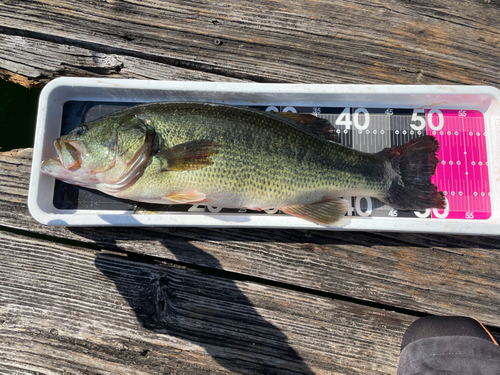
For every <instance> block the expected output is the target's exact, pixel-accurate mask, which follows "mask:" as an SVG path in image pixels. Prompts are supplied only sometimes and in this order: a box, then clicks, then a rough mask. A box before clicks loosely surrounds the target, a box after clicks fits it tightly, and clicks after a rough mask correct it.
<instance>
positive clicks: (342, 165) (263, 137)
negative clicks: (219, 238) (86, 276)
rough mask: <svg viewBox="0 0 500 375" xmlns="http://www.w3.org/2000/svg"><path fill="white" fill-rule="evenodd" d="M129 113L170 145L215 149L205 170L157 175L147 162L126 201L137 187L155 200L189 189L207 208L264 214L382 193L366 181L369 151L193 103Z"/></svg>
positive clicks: (243, 112) (250, 114)
mask: <svg viewBox="0 0 500 375" xmlns="http://www.w3.org/2000/svg"><path fill="white" fill-rule="evenodd" d="M134 112H137V115H138V116H139V117H141V118H143V119H144V121H146V122H147V123H149V124H151V126H153V127H154V128H155V130H156V132H157V133H158V134H159V135H160V137H161V138H162V139H163V140H164V142H165V143H166V144H167V145H168V146H170V147H172V146H174V145H177V144H183V143H186V142H189V141H192V140H196V139H210V140H213V141H214V142H216V143H218V144H220V148H219V150H218V153H217V155H215V156H213V157H212V159H213V165H211V166H209V167H207V168H203V169H199V170H194V171H186V172H182V173H169V174H165V173H159V172H158V171H159V168H160V167H159V165H160V163H156V164H153V165H151V166H150V167H149V168H148V169H147V170H146V172H145V173H144V175H143V176H142V177H141V178H140V179H139V180H138V181H137V183H136V184H135V185H134V187H133V188H132V189H131V190H130V191H128V192H127V194H128V195H130V196H132V197H133V196H134V194H135V192H136V191H141V190H144V189H149V190H150V192H149V194H148V195H151V196H158V194H159V193H160V190H161V188H159V187H162V186H170V189H171V191H188V190H189V189H190V188H191V187H193V186H196V187H198V190H202V191H204V192H205V193H206V194H207V195H208V194H209V195H210V197H211V201H210V204H213V205H219V206H221V207H241V205H242V204H243V205H247V206H252V207H259V208H261V209H264V208H271V207H276V206H281V205H283V204H285V203H286V202H287V201H288V200H291V199H293V200H294V201H296V202H298V203H311V202H315V201H318V200H320V199H322V198H323V197H324V196H327V195H332V193H333V192H336V195H337V196H338V194H345V193H346V192H347V193H349V192H352V193H355V192H360V191H361V190H363V191H365V190H371V191H382V190H383V189H384V188H385V186H384V183H383V182H381V181H380V180H377V179H375V178H374V177H375V175H376V172H375V171H374V167H376V163H377V161H376V160H375V159H376V158H375V157H374V155H373V154H362V153H358V152H353V151H354V150H352V149H349V148H347V147H343V146H341V145H338V144H335V143H332V142H328V141H326V140H324V139H321V138H320V137H318V136H316V135H314V134H310V133H309V132H307V131H306V129H301V128H299V127H294V126H291V125H290V124H289V123H288V122H287V121H283V120H279V119H276V118H274V117H272V116H263V115H262V114H260V113H258V112H255V111H253V110H247V109H244V108H242V109H237V110H235V109H234V107H225V106H214V105H209V104H205V105H204V106H203V110H200V108H199V105H196V104H183V105H179V104H171V105H150V106H149V107H148V108H147V111H143V109H142V108H136V109H134ZM359 159H362V160H359ZM378 164H380V163H378ZM375 169H376V168H375ZM140 194H143V192H141V193H140ZM132 199H133V198H132Z"/></svg>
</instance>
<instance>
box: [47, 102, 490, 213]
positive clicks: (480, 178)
mask: <svg viewBox="0 0 500 375" xmlns="http://www.w3.org/2000/svg"><path fill="white" fill-rule="evenodd" d="M131 104H132V103H106V102H78V101H70V102H67V103H66V104H65V106H64V111H63V124H62V129H61V135H64V134H67V133H69V131H71V130H72V129H73V128H75V127H76V126H78V125H80V124H81V123H83V122H87V121H92V120H95V119H97V118H99V117H102V116H104V115H106V114H109V113H112V112H114V111H117V110H119V109H122V108H124V107H126V106H130V105H131ZM134 104H139V103H134ZM250 108H255V109H259V110H262V111H274V112H298V113H312V114H314V115H316V116H318V117H322V118H326V119H327V120H329V121H330V122H331V123H332V125H333V127H334V131H335V132H336V133H337V135H338V136H339V138H340V143H341V144H343V145H345V146H347V147H351V148H354V149H356V150H359V151H364V152H378V151H381V150H382V149H384V148H386V147H396V146H400V145H402V144H404V143H406V142H408V141H410V140H412V139H414V138H418V137H421V136H423V135H426V134H432V135H434V136H435V137H436V139H437V140H438V141H439V143H440V149H439V152H438V158H439V160H440V163H439V164H438V166H437V168H436V173H435V175H434V176H433V177H432V181H433V182H434V183H435V184H436V185H437V186H438V188H439V190H441V191H443V192H444V193H445V196H446V199H447V202H448V204H447V208H446V209H445V210H437V209H432V210H431V209H427V210H422V211H402V210H395V209H393V208H391V207H389V206H387V205H385V204H384V203H382V202H380V201H379V200H378V199H375V198H372V197H343V198H344V199H346V200H347V201H348V203H349V207H348V210H347V214H346V215H347V216H356V217H360V218H363V219H364V218H367V219H369V218H371V217H391V218H416V219H418V218H437V219H464V220H465V219H467V220H484V219H488V218H489V217H490V216H491V203H490V189H489V180H488V165H487V158H486V142H485V134H484V133H485V125H484V116H483V114H482V112H480V111H474V110H467V111H464V110H445V109H441V110H437V109H426V110H424V109H413V108H402V109H400V108H358V107H352V108H344V107H298V106H296V107H292V106H279V105H270V106H250ZM53 201H54V206H55V207H56V208H60V209H90V210H99V209H101V210H102V209H107V210H131V211H133V210H134V209H135V207H136V206H135V204H134V203H133V202H127V201H123V200H120V199H117V198H114V197H110V196H107V195H105V194H104V193H100V192H97V191H92V190H88V189H83V188H79V187H77V186H74V185H69V184H65V183H63V182H61V181H57V182H56V189H55V191H54V200H53ZM155 209H158V207H156V208H155ZM162 211H163V212H171V213H182V212H192V213H203V212H210V213H230V214H244V213H252V214H280V215H281V214H283V213H282V212H281V211H277V210H266V211H264V212H263V211H261V212H257V211H250V210H244V209H228V208H220V207H210V206H204V205H171V206H163V207H162V208H161V209H160V212H162Z"/></svg>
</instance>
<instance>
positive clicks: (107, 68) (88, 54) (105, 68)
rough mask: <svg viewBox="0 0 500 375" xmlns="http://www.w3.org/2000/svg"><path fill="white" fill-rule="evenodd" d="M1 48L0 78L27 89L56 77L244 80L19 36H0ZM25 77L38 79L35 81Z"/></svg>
mask: <svg viewBox="0 0 500 375" xmlns="http://www.w3.org/2000/svg"><path fill="white" fill-rule="evenodd" d="M0 46H1V47H0V51H1V52H0V66H1V67H2V69H3V70H2V69H0V77H3V78H4V79H8V80H11V81H14V82H16V83H19V84H22V85H24V86H26V85H28V86H29V85H31V86H33V85H36V84H45V83H48V82H49V81H50V80H51V79H52V78H54V77H56V76H84V77H102V76H106V77H110V78H127V79H162V80H200V81H215V80H216V81H242V80H238V79H235V78H230V77H224V76H220V75H217V74H212V73H206V72H203V71H197V70H189V69H184V68H180V67H176V66H174V65H169V64H166V63H161V62H156V61H147V60H145V59H141V58H138V57H133V56H125V55H116V54H112V53H102V52H96V51H93V50H89V49H86V48H80V47H75V46H70V45H64V44H60V43H54V42H49V41H43V40H37V39H35V38H26V37H21V36H16V35H5V34H1V33H0ZM23 77H29V78H30V79H33V77H35V80H34V81H30V80H25V79H23ZM30 82H31V84H30Z"/></svg>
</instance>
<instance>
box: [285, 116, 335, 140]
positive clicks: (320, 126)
mask: <svg viewBox="0 0 500 375" xmlns="http://www.w3.org/2000/svg"><path fill="white" fill-rule="evenodd" d="M278 115H280V116H282V117H285V118H287V119H289V120H292V121H294V122H296V123H297V124H300V125H302V126H304V127H305V128H307V129H309V131H310V132H311V133H314V134H316V135H318V136H320V137H321V138H324V139H326V140H328V141H332V142H336V143H340V137H339V136H338V134H337V133H335V129H334V128H333V125H332V124H331V123H330V121H328V120H327V119H324V118H321V117H316V116H314V115H311V114H308V113H294V112H279V113H278Z"/></svg>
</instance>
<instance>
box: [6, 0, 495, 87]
mask: <svg viewBox="0 0 500 375" xmlns="http://www.w3.org/2000/svg"><path fill="white" fill-rule="evenodd" d="M499 18H500V5H499V4H498V2H496V1H476V0H465V1H461V2H460V4H457V3H456V1H452V0H433V1H403V0H370V1H363V2H358V1H340V0H315V1H307V2H306V1H302V0H273V1H253V0H246V1H238V2H234V1H218V2H216V3H215V2H211V1H203V0H189V1H176V0H164V1H162V0H148V1H125V0H106V1H93V0H84V1H82V0H65V1H62V0H43V1H34V0H25V1H15V0H1V1H0V26H1V28H0V34H3V39H2V40H3V41H4V43H5V41H8V40H9V38H7V36H10V35H18V36H19V37H20V39H18V42H17V46H19V48H20V57H21V60H19V59H17V58H15V57H12V46H14V48H16V43H14V45H12V43H6V44H7V46H5V45H4V43H0V56H4V55H5V56H7V57H4V58H3V59H2V60H0V69H2V70H3V73H2V75H3V76H4V77H11V78H12V79H15V80H17V81H18V82H24V83H25V84H27V83H33V84H36V83H37V82H44V81H45V80H46V78H47V77H50V78H51V77H54V76H58V75H65V74H68V73H69V74H76V75H82V74H84V75H86V74H88V75H95V74H101V75H111V76H122V77H130V76H134V75H139V76H145V77H148V78H164V77H170V76H171V75H173V74H175V70H173V68H172V69H167V70H166V72H164V71H162V70H163V68H165V66H166V65H170V66H172V67H179V68H182V69H186V70H189V72H190V73H193V72H194V71H198V72H205V73H213V74H217V75H219V76H221V77H222V76H225V77H233V78H236V79H249V80H254V81H260V82H302V83H404V84H415V83H418V84H450V83H455V84H457V83H459V84H490V85H498V84H499V82H500V81H499V78H498V71H499V70H500V60H499V59H498V58H497V55H498V46H499V45H500V33H499V31H500V26H499V25H498V22H497V21H498V19H499ZM216 40H219V41H220V42H221V43H216V42H215V41H216ZM37 41H39V42H37ZM37 43H39V44H38V45H37ZM29 45H31V46H32V47H33V46H35V47H34V48H30V47H29ZM44 47H47V52H46V54H45V55H44V54H40V52H41V51H42V49H43V48H44ZM66 47H69V49H68V53H67V54H64V53H63V52H64V48H66ZM76 47H78V48H81V49H83V50H85V52H84V53H83V55H82V56H81V58H78V57H77V56H75V53H74V51H78V49H77V48H76ZM92 55H93V56H95V57H96V58H92V59H90V56H92ZM43 56H47V59H46V60H45V59H44V58H43ZM57 58H60V59H61V63H60V65H58V64H57V62H56V61H57ZM131 58H135V59H139V60H140V61H142V63H143V64H144V69H145V70H150V69H151V71H150V72H147V73H144V74H141V73H140V72H139V70H138V69H137V67H136V66H135V65H134V64H135V63H136V62H137V60H134V59H131ZM90 60H94V61H92V62H90ZM122 64H123V66H122ZM158 64H159V65H158ZM158 67H161V69H157V68H158ZM183 76H184V74H182V73H181V74H180V76H179V78H182V77H183ZM197 76H199V75H197V74H193V75H189V76H188V77H189V79H196V78H197ZM23 77H25V79H24V80H23ZM205 77H208V78H209V76H203V79H204V78H205ZM26 79H27V80H26Z"/></svg>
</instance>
